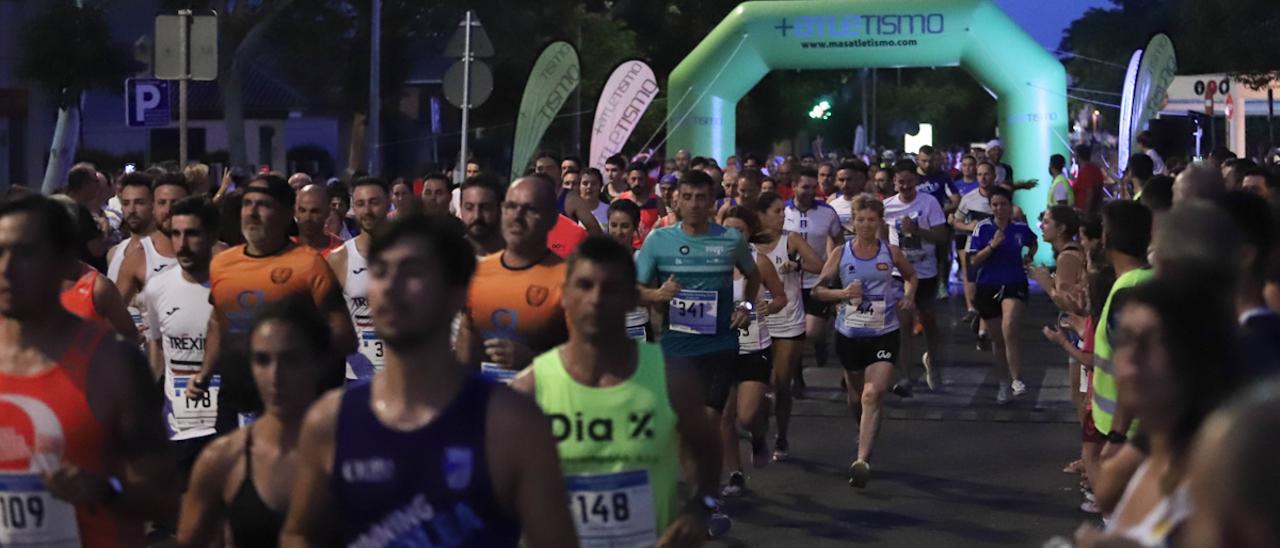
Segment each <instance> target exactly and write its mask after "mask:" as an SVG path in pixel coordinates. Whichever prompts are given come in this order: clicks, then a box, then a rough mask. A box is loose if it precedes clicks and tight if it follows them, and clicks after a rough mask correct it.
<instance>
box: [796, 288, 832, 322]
mask: <svg viewBox="0 0 1280 548" xmlns="http://www.w3.org/2000/svg"><path fill="white" fill-rule="evenodd" d="M800 297H801V300H803V301H804V313H805V314H808V315H810V316H818V317H819V318H825V317H827V316H830V315H831V303H824V302H822V301H819V300H818V299H816V298H814V297H813V289H801V290H800Z"/></svg>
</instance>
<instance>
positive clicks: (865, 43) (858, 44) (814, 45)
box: [800, 38, 918, 49]
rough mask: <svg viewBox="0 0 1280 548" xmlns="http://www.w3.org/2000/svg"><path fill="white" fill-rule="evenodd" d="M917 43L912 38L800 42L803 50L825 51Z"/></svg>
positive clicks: (912, 44) (913, 44)
mask: <svg viewBox="0 0 1280 548" xmlns="http://www.w3.org/2000/svg"><path fill="white" fill-rule="evenodd" d="M917 44H918V42H917V41H916V40H915V39H914V38H903V39H901V40H871V39H867V38H858V39H856V40H826V41H816V42H800V47H801V48H803V49H827V48H884V47H903V46H915V45H917Z"/></svg>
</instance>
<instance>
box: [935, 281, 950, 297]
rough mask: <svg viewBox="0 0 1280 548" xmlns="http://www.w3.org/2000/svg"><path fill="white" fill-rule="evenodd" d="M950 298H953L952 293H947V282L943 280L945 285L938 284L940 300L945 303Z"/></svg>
mask: <svg viewBox="0 0 1280 548" xmlns="http://www.w3.org/2000/svg"><path fill="white" fill-rule="evenodd" d="M950 296H951V292H950V291H947V284H946V281H945V280H943V283H940V284H938V300H939V301H945V300H947V298H948V297H950Z"/></svg>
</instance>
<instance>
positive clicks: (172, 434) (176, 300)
mask: <svg viewBox="0 0 1280 548" xmlns="http://www.w3.org/2000/svg"><path fill="white" fill-rule="evenodd" d="M217 229H218V209H217V208H216V207H214V206H213V204H212V203H210V202H209V201H208V200H206V199H204V198H201V197H190V198H184V199H182V200H180V201H179V202H178V203H176V204H174V205H173V208H172V209H171V213H170V230H169V239H170V240H171V244H172V246H173V248H174V249H175V250H177V254H176V257H177V260H178V268H170V269H168V270H165V271H164V272H163V273H161V274H160V275H158V276H156V277H155V278H153V279H152V280H151V282H149V283H148V284H147V287H146V288H145V289H143V290H142V294H141V295H140V296H139V299H140V300H141V301H142V302H143V303H144V304H145V305H146V309H147V354H148V356H149V357H150V361H151V370H152V373H153V374H155V375H156V376H157V377H159V378H160V379H161V383H162V386H163V387H164V396H165V404H164V418H165V426H166V427H167V428H168V434H169V442H170V446H171V447H172V449H173V454H174V456H175V458H176V460H177V462H178V469H179V472H180V473H181V475H182V482H181V483H180V484H179V485H180V486H185V485H186V478H187V476H188V474H190V472H191V467H192V465H193V464H194V463H195V461H196V456H197V455H199V454H200V450H201V449H203V448H204V446H205V444H207V443H208V442H209V441H210V440H211V439H213V438H212V437H211V436H212V435H213V433H214V420H215V419H216V418H217V408H216V407H214V406H215V405H216V402H217V391H218V389H219V388H220V387H221V386H222V384H221V379H220V378H219V377H218V376H217V375H214V376H213V377H212V378H210V379H209V391H208V392H206V393H205V395H204V397H202V398H201V399H198V400H192V399H188V398H187V396H186V388H187V384H189V383H190V382H191V378H192V376H193V375H195V374H196V373H199V372H200V364H201V363H202V361H203V359H204V349H205V340H206V337H205V335H206V331H205V330H206V329H207V328H208V326H209V313H210V312H211V311H212V308H213V307H212V305H210V304H209V261H210V260H211V259H212V257H213V253H214V252H215V251H216V250H217V248H218V247H219V246H218V243H217V237H216V236H215V233H216V231H217ZM170 527H172V524H170Z"/></svg>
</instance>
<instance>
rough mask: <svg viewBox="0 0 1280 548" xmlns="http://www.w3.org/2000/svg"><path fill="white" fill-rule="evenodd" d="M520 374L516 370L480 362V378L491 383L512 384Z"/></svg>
mask: <svg viewBox="0 0 1280 548" xmlns="http://www.w3.org/2000/svg"><path fill="white" fill-rule="evenodd" d="M519 374H520V372H519V371H516V370H515V369H507V368H505V367H502V366H501V365H498V364H496V363H492V362H480V376H481V377H484V378H486V379H489V380H491V381H498V382H500V383H502V384H511V381H513V380H515V378H516V375H519Z"/></svg>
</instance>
